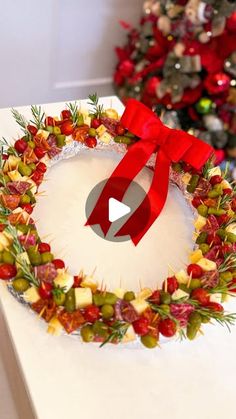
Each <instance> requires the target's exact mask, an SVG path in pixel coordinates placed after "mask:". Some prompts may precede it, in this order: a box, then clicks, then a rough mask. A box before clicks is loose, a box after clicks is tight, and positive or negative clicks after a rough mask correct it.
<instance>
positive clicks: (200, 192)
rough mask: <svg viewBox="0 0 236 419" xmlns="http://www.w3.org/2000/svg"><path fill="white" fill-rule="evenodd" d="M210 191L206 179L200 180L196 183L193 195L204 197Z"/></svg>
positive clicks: (209, 185)
mask: <svg viewBox="0 0 236 419" xmlns="http://www.w3.org/2000/svg"><path fill="white" fill-rule="evenodd" d="M210 190H211V184H210V182H209V181H208V180H207V179H203V178H201V179H200V180H199V182H198V185H197V188H196V189H195V193H194V195H197V196H200V197H205V196H207V194H208V192H209V191H210Z"/></svg>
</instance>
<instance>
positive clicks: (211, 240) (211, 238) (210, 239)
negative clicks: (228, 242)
mask: <svg viewBox="0 0 236 419" xmlns="http://www.w3.org/2000/svg"><path fill="white" fill-rule="evenodd" d="M206 241H207V244H210V245H211V246H215V245H217V244H221V238H220V237H219V236H217V234H213V233H209V234H208V236H207V239H206ZM200 276H201V275H200Z"/></svg>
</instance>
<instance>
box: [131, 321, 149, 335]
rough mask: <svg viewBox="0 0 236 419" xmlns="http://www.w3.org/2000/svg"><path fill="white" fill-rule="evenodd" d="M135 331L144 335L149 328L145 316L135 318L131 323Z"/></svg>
mask: <svg viewBox="0 0 236 419" xmlns="http://www.w3.org/2000/svg"><path fill="white" fill-rule="evenodd" d="M132 326H133V328H134V331H135V333H137V335H140V336H144V335H146V334H147V333H148V330H149V321H148V319H146V318H145V317H140V319H138V320H135V321H134V322H133V323H132Z"/></svg>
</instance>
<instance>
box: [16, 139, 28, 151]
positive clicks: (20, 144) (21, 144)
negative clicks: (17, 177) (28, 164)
mask: <svg viewBox="0 0 236 419" xmlns="http://www.w3.org/2000/svg"><path fill="white" fill-rule="evenodd" d="M14 147H15V149H16V151H17V152H18V153H20V154H22V153H24V151H25V150H26V149H27V142H26V141H25V140H22V139H21V140H17V141H16V142H15V145H14Z"/></svg>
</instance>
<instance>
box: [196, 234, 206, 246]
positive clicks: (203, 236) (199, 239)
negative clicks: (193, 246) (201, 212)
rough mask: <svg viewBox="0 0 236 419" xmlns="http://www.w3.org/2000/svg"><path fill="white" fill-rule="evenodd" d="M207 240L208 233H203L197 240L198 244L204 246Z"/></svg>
mask: <svg viewBox="0 0 236 419" xmlns="http://www.w3.org/2000/svg"><path fill="white" fill-rule="evenodd" d="M206 239H207V233H206V231H202V232H201V233H200V234H199V235H198V236H197V240H196V243H197V244H202V243H205V242H206Z"/></svg>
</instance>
